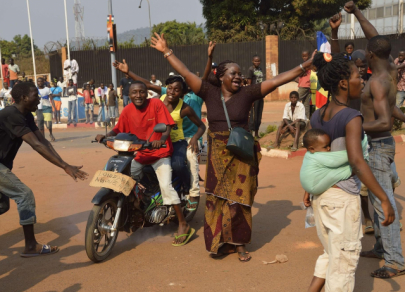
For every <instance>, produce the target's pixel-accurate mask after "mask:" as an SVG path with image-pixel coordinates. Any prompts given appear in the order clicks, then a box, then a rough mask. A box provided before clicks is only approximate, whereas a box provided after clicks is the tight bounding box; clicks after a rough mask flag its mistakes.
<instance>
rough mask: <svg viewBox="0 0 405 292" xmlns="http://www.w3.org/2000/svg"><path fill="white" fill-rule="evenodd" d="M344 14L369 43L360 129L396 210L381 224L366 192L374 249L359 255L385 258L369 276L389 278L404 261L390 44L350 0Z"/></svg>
mask: <svg viewBox="0 0 405 292" xmlns="http://www.w3.org/2000/svg"><path fill="white" fill-rule="evenodd" d="M344 9H345V11H346V12H347V13H350V14H354V15H355V16H356V18H357V20H358V21H359V23H360V25H361V28H362V29H363V32H364V35H365V36H366V38H367V39H368V40H369V42H368V44H367V47H366V59H367V63H368V65H369V67H370V69H371V70H372V72H373V75H372V76H371V77H370V79H369V80H368V82H367V83H366V85H365V87H364V91H363V94H362V97H361V112H362V114H363V117H364V124H363V128H364V130H365V131H366V133H367V134H368V135H369V136H370V137H371V141H370V142H369V143H370V146H371V147H370V150H369V156H370V161H369V165H370V168H371V170H372V172H373V174H374V176H375V177H376V179H377V181H378V182H379V184H380V185H381V187H382V188H383V189H384V191H385V193H386V194H387V196H388V198H389V200H390V202H391V205H392V207H393V208H394V211H395V221H394V222H393V223H392V224H391V225H389V226H383V225H382V224H380V222H382V221H383V220H384V219H385V218H384V213H383V211H382V207H381V202H380V200H378V198H377V197H376V196H375V195H374V194H373V193H371V192H370V191H369V197H370V201H371V203H372V204H373V207H374V210H375V212H374V235H375V238H376V244H375V245H374V249H373V250H371V251H367V252H362V253H361V254H360V256H362V257H368V258H377V259H384V260H385V264H384V266H383V267H382V268H380V269H377V270H376V271H374V272H372V273H371V276H372V277H375V278H384V279H387V278H392V277H395V276H399V275H403V274H405V262H404V257H403V255H402V246H401V236H400V224H399V216H398V211H397V207H396V204H395V199H394V193H393V190H392V183H391V175H392V171H391V169H390V165H391V163H392V162H393V161H394V156H395V141H394V138H393V137H392V136H391V132H390V131H391V128H392V119H391V117H392V115H393V112H394V110H395V104H396V93H397V82H398V80H397V78H398V77H397V76H398V72H397V68H396V67H395V66H392V65H391V62H390V60H389V58H390V53H391V44H390V41H389V39H388V38H386V37H384V36H381V35H379V34H378V32H377V30H376V29H375V27H374V26H373V25H372V24H371V23H370V22H369V21H368V20H367V19H366V18H365V17H364V15H363V14H362V13H361V11H360V10H359V9H358V8H357V7H356V5H355V4H354V3H353V1H350V2H347V3H346V4H345V7H344Z"/></svg>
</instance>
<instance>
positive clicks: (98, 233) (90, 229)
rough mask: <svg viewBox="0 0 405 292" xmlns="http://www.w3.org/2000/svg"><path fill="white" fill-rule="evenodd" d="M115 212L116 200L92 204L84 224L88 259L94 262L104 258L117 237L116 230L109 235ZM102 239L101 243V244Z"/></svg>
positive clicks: (108, 253) (110, 250)
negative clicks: (85, 224)
mask: <svg viewBox="0 0 405 292" xmlns="http://www.w3.org/2000/svg"><path fill="white" fill-rule="evenodd" d="M116 212H117V201H116V200H115V199H110V200H107V201H105V202H103V203H101V204H100V205H94V207H93V209H92V210H91V212H90V215H89V219H88V220H87V226H86V239H85V247H86V253H87V256H88V257H89V259H90V260H92V261H93V262H95V263H98V262H101V261H103V260H105V259H106V258H107V257H108V256H109V255H110V254H111V252H112V249H113V247H114V244H115V242H116V241H117V237H118V230H116V231H115V232H114V235H113V236H111V231H109V230H108V227H111V226H112V225H113V223H114V219H115V215H116ZM103 241H104V243H103V244H101V243H102V242H103Z"/></svg>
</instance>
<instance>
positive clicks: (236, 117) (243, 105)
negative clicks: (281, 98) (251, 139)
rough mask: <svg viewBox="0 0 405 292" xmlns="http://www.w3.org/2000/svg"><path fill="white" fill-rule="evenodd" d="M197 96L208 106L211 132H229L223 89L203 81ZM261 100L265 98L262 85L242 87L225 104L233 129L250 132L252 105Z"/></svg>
mask: <svg viewBox="0 0 405 292" xmlns="http://www.w3.org/2000/svg"><path fill="white" fill-rule="evenodd" d="M197 95H198V96H199V97H201V98H202V99H203V100H204V101H205V104H206V106H207V118H208V124H209V129H210V130H211V132H220V131H228V130H229V129H228V125H227V123H226V117H225V112H224V107H223V106H222V100H221V88H220V87H217V86H214V85H212V84H211V83H209V82H207V81H205V80H203V81H202V84H201V89H200V92H199V93H198V94H197ZM261 98H264V96H262V94H261V83H259V84H254V85H249V86H244V87H241V89H240V90H239V91H238V92H237V93H235V94H234V95H232V97H231V98H230V99H229V100H228V101H227V102H226V103H225V104H226V109H227V110H228V115H229V119H230V120H231V125H232V128H234V127H242V128H244V129H245V130H247V131H249V127H248V122H249V112H250V109H251V107H252V103H253V102H254V101H256V100H258V99H261Z"/></svg>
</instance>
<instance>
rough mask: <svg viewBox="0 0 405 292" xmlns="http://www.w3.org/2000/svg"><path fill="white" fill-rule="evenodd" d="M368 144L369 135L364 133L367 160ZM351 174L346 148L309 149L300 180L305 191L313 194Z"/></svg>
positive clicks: (326, 188)
mask: <svg viewBox="0 0 405 292" xmlns="http://www.w3.org/2000/svg"><path fill="white" fill-rule="evenodd" d="M367 145H368V142H367V135H364V139H363V141H362V142H361V146H362V148H363V156H364V159H366V160H368V150H367ZM351 175H352V168H351V167H350V164H349V159H348V157H347V151H346V150H341V151H332V152H316V153H310V152H309V151H308V152H307V153H306V154H305V156H304V161H303V162H302V166H301V171H300V180H301V185H302V187H303V188H304V190H305V191H307V192H308V193H310V194H313V195H320V194H322V193H323V192H325V191H326V190H328V189H329V188H330V187H332V186H333V185H335V184H336V183H338V182H340V181H342V180H346V179H348V178H349V177H350V176H351Z"/></svg>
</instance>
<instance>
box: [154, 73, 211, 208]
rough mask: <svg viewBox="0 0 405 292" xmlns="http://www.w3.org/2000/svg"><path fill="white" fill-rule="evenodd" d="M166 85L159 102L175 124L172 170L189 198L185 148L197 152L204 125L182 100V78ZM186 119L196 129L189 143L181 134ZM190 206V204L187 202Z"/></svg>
mask: <svg viewBox="0 0 405 292" xmlns="http://www.w3.org/2000/svg"><path fill="white" fill-rule="evenodd" d="M166 85H167V94H164V95H162V97H161V98H160V100H161V101H163V103H164V104H165V106H166V108H167V109H168V110H169V112H170V115H171V116H172V118H173V120H174V122H175V123H176V125H175V126H174V127H173V128H172V131H171V132H170V138H171V140H172V143H173V155H172V169H173V171H174V173H175V174H176V176H177V177H179V178H180V179H181V181H182V184H183V191H184V193H185V195H186V196H189V194H190V171H189V170H188V167H187V148H191V151H192V152H193V153H198V152H199V147H198V139H200V138H201V136H202V135H203V134H204V132H205V125H204V123H203V122H202V121H201V119H200V118H198V116H197V115H196V113H195V112H194V110H193V109H192V108H191V107H190V106H189V105H188V104H187V103H185V102H184V101H183V99H182V98H183V97H184V93H185V92H187V85H186V83H185V82H184V80H183V78H182V77H181V76H171V77H169V78H168V79H167V80H166ZM165 89H166V88H165ZM186 117H187V118H188V119H189V120H190V121H191V122H192V123H193V124H194V125H196V126H197V127H198V129H197V131H196V133H195V134H194V135H193V136H192V138H191V139H190V141H189V143H187V140H186V139H185V137H184V132H183V130H184V128H183V119H184V118H186ZM190 204H191V202H189V205H190ZM188 208H191V206H189V207H188ZM190 210H192V209H190ZM194 210H195V208H194Z"/></svg>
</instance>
